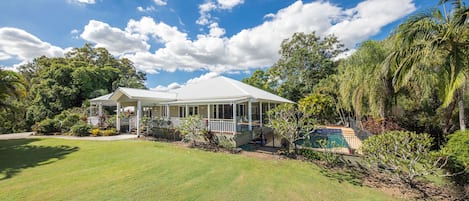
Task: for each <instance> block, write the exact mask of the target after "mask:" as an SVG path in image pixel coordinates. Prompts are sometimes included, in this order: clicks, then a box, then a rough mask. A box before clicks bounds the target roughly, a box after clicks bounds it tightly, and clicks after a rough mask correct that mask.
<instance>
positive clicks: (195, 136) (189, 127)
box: [178, 115, 205, 145]
mask: <svg viewBox="0 0 469 201" xmlns="http://www.w3.org/2000/svg"><path fill="white" fill-rule="evenodd" d="M204 130H205V125H204V123H203V120H202V117H200V116H199V115H194V116H188V117H186V118H184V120H183V121H182V122H181V125H180V126H179V127H178V131H180V132H181V135H182V140H183V141H185V142H192V144H193V145H196V144H197V141H198V140H200V139H201V138H202V135H203V133H204Z"/></svg>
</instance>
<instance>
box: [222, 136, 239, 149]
mask: <svg viewBox="0 0 469 201" xmlns="http://www.w3.org/2000/svg"><path fill="white" fill-rule="evenodd" d="M217 144H218V146H219V147H222V148H225V149H234V148H235V147H236V142H235V141H234V139H233V138H232V137H227V136H225V135H218V136H217Z"/></svg>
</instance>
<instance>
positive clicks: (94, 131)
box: [91, 128, 101, 137]
mask: <svg viewBox="0 0 469 201" xmlns="http://www.w3.org/2000/svg"><path fill="white" fill-rule="evenodd" d="M100 135H101V130H99V128H93V129H92V130H91V136H93V137H96V136H100Z"/></svg>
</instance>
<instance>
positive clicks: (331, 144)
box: [295, 129, 349, 148]
mask: <svg viewBox="0 0 469 201" xmlns="http://www.w3.org/2000/svg"><path fill="white" fill-rule="evenodd" d="M295 143H296V144H297V145H301V146H303V147H311V148H341V147H345V148H349V145H348V143H347V141H346V140H345V138H344V136H343V135H342V130H340V129H316V130H315V131H313V132H311V133H309V134H308V135H307V136H305V138H304V139H302V140H298V141H296V142H295ZM321 145H323V146H324V145H325V147H323V146H321Z"/></svg>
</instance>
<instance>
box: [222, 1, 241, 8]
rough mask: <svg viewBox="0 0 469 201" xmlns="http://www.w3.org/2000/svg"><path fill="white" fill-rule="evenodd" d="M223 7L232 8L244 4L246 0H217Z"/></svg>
mask: <svg viewBox="0 0 469 201" xmlns="http://www.w3.org/2000/svg"><path fill="white" fill-rule="evenodd" d="M217 2H218V5H219V7H220V8H221V9H232V8H233V7H235V6H237V5H240V4H243V3H244V0H217Z"/></svg>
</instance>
